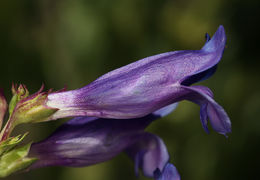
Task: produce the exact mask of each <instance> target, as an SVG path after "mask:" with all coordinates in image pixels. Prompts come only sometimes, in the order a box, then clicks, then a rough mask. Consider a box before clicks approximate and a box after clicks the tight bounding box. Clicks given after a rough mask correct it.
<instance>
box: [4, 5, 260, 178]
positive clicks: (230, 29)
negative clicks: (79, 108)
mask: <svg viewBox="0 0 260 180" xmlns="http://www.w3.org/2000/svg"><path fill="white" fill-rule="evenodd" d="M259 10H260V9H259V1H257V0H255V1H254V0H247V1H237V0H228V1H227V0H211V1H208V0H176V1H174V0H154V1H151V0H89V1H83V0H74V1H72V0H71V1H69V0H63V1H62V0H16V1H15V0H2V1H1V2H0V86H1V87H2V88H4V91H5V94H6V96H7V98H8V99H9V100H10V98H11V91H10V88H11V83H12V82H14V83H23V84H26V85H27V87H28V89H29V90H30V92H31V93H33V92H35V91H37V90H38V89H39V88H40V86H41V84H42V83H44V84H45V86H46V89H49V88H54V89H55V90H58V89H61V88H63V87H64V85H67V86H68V89H75V88H79V87H82V86H84V85H86V84H88V83H90V82H91V81H93V80H95V79H96V78H98V77H99V76H101V75H102V74H104V73H106V72H108V71H111V70H113V69H115V68H118V67H121V66H123V65H126V64H128V63H131V62H133V61H136V60H138V59H141V58H144V57H147V56H151V55H154V54H158V53H162V52H167V51H173V50H181V49H200V47H201V46H202V45H203V44H204V40H205V39H204V34H205V33H206V32H208V33H209V34H211V35H212V34H213V33H214V32H215V31H216V29H217V27H218V26H219V25H220V24H223V25H224V27H225V30H226V35H227V48H226V50H225V53H224V56H223V58H222V61H221V62H220V64H219V66H218V70H217V72H216V73H215V75H214V76H213V77H211V78H210V79H209V80H207V81H204V82H202V83H200V84H202V85H206V86H208V87H210V88H211V89H212V91H213V92H214V94H215V99H216V101H217V102H218V103H220V104H221V105H222V106H223V107H224V108H225V110H226V111H227V113H228V114H229V116H230V118H231V121H232V131H233V132H232V133H231V134H230V135H229V138H228V139H226V138H225V137H224V136H221V135H219V134H217V133H216V132H213V131H211V134H210V135H207V134H206V133H205V132H204V131H203V129H202V127H201V123H200V120H199V107H198V106H197V105H195V104H192V103H190V102H186V101H185V102H181V103H180V104H179V107H178V108H177V110H176V111H175V112H174V113H172V114H170V115H169V116H167V117H166V118H164V119H160V120H158V121H156V122H155V123H153V124H152V125H151V126H150V127H149V128H148V129H147V130H148V131H150V132H153V133H156V134H157V135H159V136H160V137H161V138H162V139H163V140H164V141H165V143H166V145H167V147H168V150H169V153H170V154H171V162H173V163H174V164H175V165H176V166H177V168H178V170H179V172H180V174H181V176H182V179H184V180H190V179H196V180H209V179H210V180H219V179H221V180H230V179H235V180H239V179H243V180H244V179H257V177H258V176H259V160H260V158H259V147H260V141H259V136H260V132H259V131H260V120H259V116H258V115H259V110H260V109H259V107H260V91H259V75H260V73H259V72H260V70H259V61H260V59H259V34H258V33H259V26H258V24H259V18H260V15H259V14H258V12H259ZM63 121H64V120H58V121H55V122H48V123H40V124H33V125H22V126H20V127H18V128H17V129H16V132H15V133H21V132H25V131H30V135H29V136H28V137H27V141H31V140H33V141H38V140H40V139H43V138H44V137H46V136H47V135H48V134H50V133H51V132H52V131H53V130H54V129H55V128H56V127H57V126H58V125H59V124H61V123H62V122H63ZM47 178H48V179H51V180H52V179H55V180H72V179H73V180H82V179H90V180H92V179H93V180H104V179H106V180H110V179H111V180H119V179H125V180H134V179H137V178H135V176H134V168H133V163H132V162H131V161H130V160H129V159H128V158H127V157H126V156H125V155H124V154H121V155H119V156H118V157H116V158H114V159H113V160H111V161H109V162H105V163H102V164H99V165H95V166H91V167H85V168H59V167H57V168H45V169H39V170H34V171H31V172H27V173H22V174H16V175H12V176H10V177H7V178H5V179H8V180H24V179H26V180H33V179H37V180H41V179H47ZM139 179H140V180H142V179H146V178H144V177H141V178H139Z"/></svg>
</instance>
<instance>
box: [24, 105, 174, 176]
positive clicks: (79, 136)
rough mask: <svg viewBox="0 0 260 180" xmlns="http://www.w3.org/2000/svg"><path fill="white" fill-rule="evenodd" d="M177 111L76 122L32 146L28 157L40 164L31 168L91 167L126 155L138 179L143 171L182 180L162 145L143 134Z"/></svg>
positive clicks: (151, 135)
mask: <svg viewBox="0 0 260 180" xmlns="http://www.w3.org/2000/svg"><path fill="white" fill-rule="evenodd" d="M175 107H176V104H172V105H169V106H167V107H164V108H163V109H160V110H158V111H156V112H154V113H152V114H149V115H147V116H145V117H143V118H139V119H122V120H118V119H102V118H90V117H78V118H74V119H72V120H70V121H68V122H67V123H65V124H63V125H62V126H61V127H59V128H58V129H57V130H56V131H55V132H54V133H53V134H52V135H51V136H50V137H48V138H47V139H45V140H44V141H42V142H39V143H35V144H33V145H32V146H31V150H30V154H29V156H31V157H36V158H38V161H36V162H35V163H34V164H33V165H32V166H31V167H30V168H31V169H33V168H40V167H45V166H72V167H80V166H89V165H93V164H96V163H100V162H104V161H107V160H109V159H111V158H113V157H114V156H116V155H118V154H119V153H121V152H123V151H124V152H126V153H127V154H128V155H129V156H130V157H131V158H132V159H133V160H134V161H135V172H136V174H137V175H138V169H139V168H141V169H142V170H143V173H144V175H145V176H147V177H151V178H153V177H154V178H156V179H158V180H159V179H160V180H170V179H171V180H179V174H178V172H177V170H176V168H175V167H174V166H173V165H169V163H168V162H169V155H168V151H167V149H166V146H165V144H164V143H163V141H162V140H161V139H160V138H159V137H158V136H156V135H153V134H150V133H148V132H144V129H145V128H146V127H147V126H148V125H149V124H150V123H151V122H152V121H154V120H155V119H157V118H160V117H162V116H165V115H167V114H168V113H170V112H171V111H172V110H173V109H175ZM168 166H170V168H168ZM172 167H174V173H172ZM161 176H162V178H161ZM164 176H165V178H164ZM170 176H171V178H166V177H170Z"/></svg>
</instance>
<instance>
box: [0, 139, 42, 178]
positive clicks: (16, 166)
mask: <svg viewBox="0 0 260 180" xmlns="http://www.w3.org/2000/svg"><path fill="white" fill-rule="evenodd" d="M30 147H31V143H29V144H27V145H25V146H22V147H19V148H16V149H13V150H11V151H9V152H7V153H5V154H3V155H2V156H1V158H0V177H6V176H8V175H10V174H12V173H14V172H17V171H19V170H22V169H25V168H27V167H28V166H30V165H31V164H32V163H33V162H35V161H36V160H37V159H36V158H29V157H27V155H28V153H29V150H30Z"/></svg>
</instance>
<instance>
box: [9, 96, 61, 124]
mask: <svg viewBox="0 0 260 180" xmlns="http://www.w3.org/2000/svg"><path fill="white" fill-rule="evenodd" d="M47 96H48V93H38V94H35V95H34V96H30V97H28V98H26V99H24V100H22V101H20V102H19V103H17V105H16V108H15V111H14V112H13V117H12V118H13V119H15V121H14V123H13V125H14V126H16V125H18V124H22V123H36V122H43V121H47V120H48V119H49V117H50V116H51V115H53V114H54V113H55V112H56V111H57V110H58V109H55V108H50V107H48V106H47V105H46V100H47Z"/></svg>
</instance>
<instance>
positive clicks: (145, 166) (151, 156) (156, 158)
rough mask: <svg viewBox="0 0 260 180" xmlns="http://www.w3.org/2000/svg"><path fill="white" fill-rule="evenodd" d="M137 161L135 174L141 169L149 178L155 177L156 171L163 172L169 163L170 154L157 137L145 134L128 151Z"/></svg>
mask: <svg viewBox="0 0 260 180" xmlns="http://www.w3.org/2000/svg"><path fill="white" fill-rule="evenodd" d="M126 152H127V154H128V155H129V156H130V157H132V158H133V159H134V160H135V173H136V175H138V171H139V170H138V169H139V168H141V169H142V170H143V173H144V175H145V176H147V177H153V174H154V171H155V170H156V169H159V170H161V171H162V170H163V168H164V166H165V165H166V164H167V162H168V161H169V154H168V151H167V148H166V146H165V144H164V143H163V141H162V140H161V139H160V138H159V137H158V136H156V135H153V134H150V133H145V134H143V135H142V136H141V137H140V139H139V141H138V142H137V143H135V144H134V145H132V146H131V147H129V148H128V149H127V150H126Z"/></svg>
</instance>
